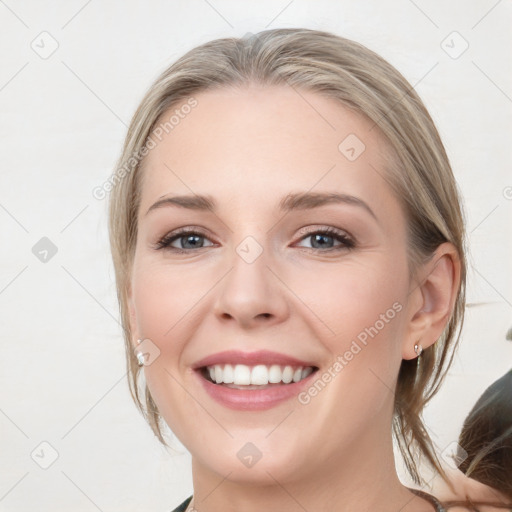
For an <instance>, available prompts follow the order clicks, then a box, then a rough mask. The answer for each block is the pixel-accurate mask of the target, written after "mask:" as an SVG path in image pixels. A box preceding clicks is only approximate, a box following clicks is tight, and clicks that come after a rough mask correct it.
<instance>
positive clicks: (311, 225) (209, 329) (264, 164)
mask: <svg viewBox="0 0 512 512" xmlns="http://www.w3.org/2000/svg"><path fill="white" fill-rule="evenodd" d="M195 99H196V101H197V105H196V106H195V107H194V108H193V109H191V111H190V113H188V115H183V116H182V117H180V119H179V123H177V124H175V125H174V127H173V128H172V130H169V129H168V132H169V133H167V134H165V131H163V133H164V136H163V137H162V136H161V135H160V138H161V141H158V138H156V137H153V140H154V141H156V142H157V145H156V147H154V148H153V149H152V150H151V151H150V153H149V154H148V156H147V157H146V160H145V164H144V165H145V168H144V181H143V186H142V191H141V194H142V196H141V205H140V210H139V217H138V238H137V246H136V252H135V259H134V266H133V273H132V278H131V291H130V311H131V315H132V329H133V333H134V339H136V338H141V339H145V341H144V342H143V343H144V351H145V352H148V353H149V354H150V356H149V359H148V361H147V363H148V364H147V365H146V366H145V367H144V372H145V376H146V381H147V385H148V387H149V389H150V391H151V395H152V397H153V399H154V401H155V403H156V404H157V406H158V409H159V411H160V413H161V415H162V416H163V418H164V419H165V421H166V422H167V424H168V425H169V426H170V427H171V429H172V431H173V432H174V433H175V434H176V436H177V437H178V438H179V439H180V440H181V442H182V443H183V444H184V445H185V446H186V447H187V448H188V449H189V451H190V452H191V454H192V457H193V459H194V464H195V465H196V467H197V468H201V469H202V470H203V471H205V472H212V473H217V474H220V475H223V476H226V475H228V474H229V473H230V477H229V479H230V480H233V479H235V480H236V479H238V480H240V481H249V480H252V481H254V480H257V479H260V480H267V481H268V480H269V479H270V476H269V475H272V478H275V479H277V480H278V481H280V482H284V481H286V480H287V479H290V478H296V477H297V476H298V475H300V474H301V473H304V474H306V473H307V472H311V471H315V470H316V471H322V472H325V471H330V469H329V468H330V465H332V466H333V467H338V466H339V461H340V460H350V457H352V456H354V457H358V458H359V459H360V460H373V462H372V463H375V457H376V456H378V453H379V451H378V450H380V449H382V447H385V449H386V450H387V449H389V447H390V446H391V444H390V442H391V441H390V428H391V414H392V408H393V400H394V393H393V390H394V387H395V384H396V377H397V374H398V368H399V365H400V362H401V360H402V358H403V357H405V356H406V355H409V358H410V357H413V355H414V353H412V355H411V354H410V351H411V350H412V347H413V345H414V343H415V341H416V340H414V339H412V338H411V337H410V335H409V332H408V329H407V326H408V321H409V320H410V317H411V315H412V313H411V311H412V309H411V308H410V303H411V297H413V295H408V294H409V291H410V289H412V288H413V286H412V283H410V282H409V277H408V266H407V253H406V220H405V218H404V214H403V211H402V210H401V207H400V205H399V203H398V201H397V200H396V198H395V197H394V196H393V194H392V192H391V189H390V187H389V185H388V183H387V182H386V179H385V178H384V176H385V170H384V167H383V165H384V164H383V152H384V150H385V145H384V142H383V140H382V138H381V136H380V135H379V133H378V130H377V127H374V126H372V123H371V122H369V121H368V120H367V119H365V118H362V117H361V116H359V115H357V114H355V113H353V112H351V111H350V110H348V109H347V108H345V107H343V106H341V105H340V104H338V103H337V102H336V101H334V100H332V99H328V98H325V97H322V96H320V95H317V94H315V93H311V92H304V91H301V92H300V93H299V92H298V91H296V90H294V89H292V88H289V87H285V86H280V87H274V88H262V87H256V86H251V87H248V88H246V89H243V90H233V89H222V90H217V91H207V92H204V93H201V94H198V95H196V96H195ZM176 108H179V107H176ZM174 110H175V109H174V108H173V111H174ZM171 114H172V112H171V113H169V115H164V116H163V117H164V121H165V120H167V119H168V118H169V117H170V115H171ZM160 132H162V130H160ZM333 194H337V195H339V196H337V197H338V199H336V200H334V199H333V197H334V196H332V195H333ZM177 196H187V199H186V200H185V199H180V200H176V201H174V202H171V201H168V202H162V201H163V200H165V199H170V198H175V197H177ZM310 196H311V197H310ZM203 197H206V198H207V199H208V200H209V201H210V202H211V204H208V207H205V204H206V201H205V200H204V199H203ZM329 197H331V200H327V199H328V198H329ZM155 204H158V206H155ZM181 229H186V230H189V231H190V232H191V233H192V234H190V233H189V234H188V235H187V234H186V233H181V234H180V235H179V236H178V234H177V233H178V230H181ZM325 230H331V231H330V232H328V233H325ZM175 235H176V236H175ZM164 238H166V240H164V241H162V239H164ZM159 244H160V246H159ZM164 244H166V245H164ZM134 346H135V342H134ZM406 346H407V347H408V346H410V349H408V348H407V349H406V348H405V347H406ZM407 350H409V352H407V353H406V351H407ZM227 351H229V352H227ZM228 364H229V365H231V368H229V367H227V368H225V365H228ZM215 365H217V367H215ZM204 366H208V367H209V368H207V369H206V370H204V369H203V370H201V368H203V367H204ZM286 366H289V367H290V368H286ZM301 368H302V370H301ZM308 368H309V369H308ZM311 369H312V370H314V371H313V372H312V373H309V372H310V371H311ZM210 370H211V373H212V376H213V380H216V379H217V378H218V379H219V380H220V379H221V378H222V379H225V380H226V381H227V383H213V382H211V381H210V380H209V377H208V376H209V374H210ZM308 373H309V375H308ZM303 376H304V378H303V379H302V377H303ZM250 379H254V380H250ZM267 379H270V381H271V383H270V384H267V385H264V384H263V383H264V382H266V381H267ZM290 379H292V381H291V382H289V383H285V382H288V381H289V380H290ZM298 379H302V380H298ZM283 380H284V381H285V382H283ZM230 381H231V382H230ZM233 381H234V382H233ZM272 381H274V382H272ZM275 381H281V382H280V383H278V382H275ZM295 381H297V382H295ZM250 382H256V383H257V384H249V383H250ZM237 383H238V384H237ZM363 447H364V448H363ZM372 454H373V455H374V456H375V457H372ZM365 455H367V457H366V458H365ZM340 457H341V458H340ZM331 469H332V468H331ZM291 475H293V477H292V476H291Z"/></svg>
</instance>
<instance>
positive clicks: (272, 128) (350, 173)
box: [141, 85, 392, 210]
mask: <svg viewBox="0 0 512 512" xmlns="http://www.w3.org/2000/svg"><path fill="white" fill-rule="evenodd" d="M194 99H195V101H196V105H195V106H194V107H193V108H190V109H183V112H182V113H181V115H179V116H176V115H175V116H174V118H173V121H174V122H173V123H169V124H168V125H167V129H166V130H162V129H160V131H159V132H156V134H155V133H154V134H153V135H152V140H153V141H154V142H155V143H156V146H155V147H154V148H153V149H152V150H151V151H150V152H149V154H148V155H147V156H146V159H145V161H144V171H143V172H144V180H143V186H142V201H141V210H143V209H144V208H146V209H147V207H149V205H150V204H151V203H152V202H154V201H156V200H157V199H158V198H160V197H161V196H163V195H165V194H169V193H177V194H178V193H179V194H191V193H198V194H209V195H212V196H214V197H218V198H219V200H220V201H221V202H222V198H223V197H225V198H226V200H227V199H228V198H229V200H230V201H231V202H233V201H235V202H236V201H237V200H238V201H240V202H241V204H242V202H243V203H244V204H249V203H248V202H251V201H253V203H252V206H254V207H257V206H258V205H259V208H261V206H262V205H263V204H266V203H267V202H271V201H272V202H274V203H276V202H277V201H278V200H279V199H280V198H281V197H282V196H283V195H286V194H287V193H290V192H291V191H306V190H312V191H319V192H320V191H322V192H323V191H334V190H335V191H337V192H340V193H350V194H354V195H359V196H365V197H366V198H368V197H369V196H370V195H371V196H372V198H371V199H372V203H373V204H376V207H377V209H378V206H379V203H383V202H386V201H387V202H389V200H390V199H392V198H391V191H390V189H389V186H388V185H387V183H386V172H385V170H384V164H383V163H384V155H385V152H386V149H387V148H386V143H385V140H384V138H383V137H382V135H381V134H380V132H379V130H378V128H377V127H376V126H375V125H374V124H373V123H372V122H371V121H370V120H369V119H367V118H365V117H364V116H362V115H361V114H359V113H356V112H354V111H352V110H350V109H349V108H347V107H346V106H344V105H342V104H341V103H339V102H338V101H336V100H335V99H332V98H327V97H324V96H322V95H320V94H318V93H315V92H311V91H304V90H298V89H296V88H292V87H289V86H273V87H268V86H266V87H263V86H255V85H251V86H246V87H243V88H236V89H235V88H223V89H217V90H212V91H205V92H201V93H199V94H196V95H194ZM184 104H186V100H184V101H183V102H182V103H181V104H177V105H174V106H173V107H172V108H171V109H169V112H167V113H166V114H164V115H163V116H162V118H161V119H160V125H159V126H161V127H165V125H164V124H163V123H165V122H166V121H168V120H169V119H170V118H171V116H172V115H173V113H176V110H178V113H179V112H180V106H182V105H184ZM184 112H188V113H186V114H185V113H184Z"/></svg>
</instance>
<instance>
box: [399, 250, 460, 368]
mask: <svg viewBox="0 0 512 512" xmlns="http://www.w3.org/2000/svg"><path fill="white" fill-rule="evenodd" d="M420 275H421V274H420ZM422 277H423V279H422V280H421V282H420V284H419V285H418V286H417V287H416V288H415V289H414V290H413V292H412V293H411V294H410V297H409V299H410V300H409V303H410V305H411V309H410V320H409V323H408V329H407V335H406V336H405V338H404V346H403V347H402V358H403V359H414V358H415V357H417V350H415V346H416V345H421V348H422V349H423V350H425V349H426V348H428V347H430V346H431V345H433V344H434V343H435V342H436V341H437V340H438V339H439V338H440V337H441V335H442V333H443V331H444V329H445V327H446V325H447V323H448V321H449V319H450V317H451V314H452V311H453V306H454V304H455V300H456V297H457V292H458V290H459V285H460V260H459V257H458V252H457V249H456V248H455V246H454V245H453V244H452V243H450V242H445V243H443V244H441V245H440V246H439V247H438V248H437V249H436V251H435V252H434V254H433V256H432V258H430V260H429V261H428V262H427V263H426V264H425V265H424V269H423V272H422Z"/></svg>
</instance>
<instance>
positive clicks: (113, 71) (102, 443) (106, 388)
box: [0, 0, 512, 512]
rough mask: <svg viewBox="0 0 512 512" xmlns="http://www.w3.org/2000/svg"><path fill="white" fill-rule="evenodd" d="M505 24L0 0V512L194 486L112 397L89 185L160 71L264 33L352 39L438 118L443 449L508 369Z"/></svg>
mask: <svg viewBox="0 0 512 512" xmlns="http://www.w3.org/2000/svg"><path fill="white" fill-rule="evenodd" d="M511 21H512V2H511V1H510V0H508V1H506V0H502V1H496V0H478V1H472V2H467V1H462V0H460V1H452V2H444V1H442V0H435V1H426V0H416V1H414V2H413V1H412V0H393V1H387V2H381V1H378V0H371V1H365V2H361V1H360V0H347V1H344V0H331V1H328V0H322V1H319V0H317V1H314V2H313V1H301V0H292V1H290V0H283V1H268V0H267V1H258V2H256V1H246V2H235V1H226V0H193V1H190V2H185V1H181V2H180V1H150V2H142V1H134V0H132V1H124V2H123V1H114V0H108V1H103V2H100V1H98V0H89V1H86V0H73V1H66V2H64V1H55V2H47V1H36V0H33V1H28V0H24V1H23V0H22V1H15V0H0V48H1V52H2V61H1V62H2V65H1V67H0V109H1V118H0V136H1V141H2V151H1V152H0V169H1V172H0V226H1V231H0V233H1V235H0V236H1V238H0V241H1V243H0V253H1V266H0V315H1V355H2V365H1V368H2V369H1V371H0V461H1V462H0V510H1V511H11V512H13V511H16V512H22V511H34V510H38V511H40V512H46V511H48V512H49V511H52V512H55V511H59V510H66V511H67V510H73V511H75V512H82V511H83V512H88V511H95V510H100V511H104V512H106V511H111V512H118V511H123V512H129V511H136V510H146V511H150V510H152V511H155V512H156V511H166V510H171V509H172V508H174V507H175V506H176V505H177V504H178V503H180V502H181V501H182V500H183V499H184V498H186V497H187V496H189V495H190V494H191V493H192V483H191V470H190V458H189V455H188V454H187V452H186V450H185V449H184V448H183V447H181V445H180V443H179V442H178V441H176V442H175V446H176V448H177V449H178V450H179V451H178V452H177V453H176V454H173V453H171V452H168V451H166V450H164V448H163V447H161V446H160V445H159V444H158V442H157V440H156V438H155V437H154V436H153V434H152V433H151V431H150V429H149V427H148V426H146V425H145V423H144V421H143V419H142V417H141V416H140V415H139V414H138V413H137V411H136V409H135V406H134V405H133V404H132V402H131V399H130V396H129V393H128V387H127V381H126V374H125V368H124V355H123V343H122V339H121V331H120V327H119V324H118V313H117V311H118V310H117V302H116V297H115V288H114V281H113V275H114V274H113V269H112V265H111V261H110V253H109V248H108V243H107V228H106V200H97V199H95V198H94V197H93V195H92V190H93V189H94V187H97V186H98V185H101V184H102V183H103V182H104V181H105V180H106V179H107V178H108V176H109V174H110V172H111V171H112V169H113V166H114V164H115V162H116V159H117V157H118V155H119V152H120V149H121V144H122V141H123V138H124V135H125V132H126V127H127V125H128V123H129V120H130V118H131V115H132V114H133V112H134V110H135V108H136V106H137V105H138V102H139V101H140V99H141V98H142V95H143V93H144V91H145V90H146V89H147V87H149V85H150V83H151V82H152V81H153V80H154V79H155V78H156V76H157V75H158V74H159V73H160V72H161V71H162V70H163V69H164V68H165V67H166V66H168V65H169V64H170V63H171V62H172V61H174V60H175V59H177V58H178V57H179V56H181V55H182V54H183V53H184V52H185V51H186V50H188V49H190V48H192V47H194V46H196V45H198V44H200V43H202V42H205V41H208V40H210V39H214V38H218V37H226V36H243V35H244V34H246V33H247V32H257V31H259V30H263V29H266V28H278V27H296V26H304V27H308V28H316V29H321V30H328V31H332V32H335V33H337V34H339V35H342V36H345V37H349V38H352V39H355V40H357V41H359V42H361V43H363V44H365V45H367V46H368V47H370V48H371V49H373V50H375V51H376V52H377V53H379V54H381V55H382V56H383V57H385V58H386V59H388V60H389V61H390V62H391V63H392V64H393V65H395V66H396V67H397V68H398V69H399V70H400V71H401V72H402V73H403V74H404V75H405V76H406V78H407V79H408V80H409V81H410V83H411V84H412V85H413V86H415V88H416V90H417V91H418V93H419V94H420V96H421V97H422V98H423V100H424V101H425V103H426V105H427V108H428V109H429V110H430V112H431V114H432V116H433V118H434V120H435V122H436V124H437V126H438V128H439V131H440V133H441V136H442V138H443V140H444V142H445V145H446V148H447V151H448V154H449V156H450V159H451V161H452V164H453V168H454V172H455V175H456V179H457V180H458V183H459V186H460V188H461V191H462V194H463V196H464V199H465V205H466V213H467V221H468V224H467V225H468V234H469V243H470V250H471V256H470V271H469V276H468V280H469V287H468V302H469V303H471V304H478V305H472V306H471V307H469V308H468V310H467V319H466V325H465V329H464V339H463V344H462V346H461V349H460V351H459V353H458V356H457V359H456V361H455V365H454V367H453V369H452V371H451V373H450V374H449V376H448V378H447V380H446V382H445V385H444V387H443V388H442V391H441V393H440V394H439V395H438V396H437V397H436V398H435V399H434V401H433V402H432V404H431V406H430V407H429V408H428V409H427V411H426V414H425V418H426V421H427V422H428V425H429V427H430V428H431V430H432V433H433V436H434V439H435V441H436V443H437V444H438V447H439V450H440V452H441V451H444V450H445V449H447V447H448V449H449V447H450V445H451V443H452V442H453V441H454V440H456V439H457V435H458V432H459V429H460V426H461V422H462V420H463V418H464V417H465V415H466V414H467V413H468V411H469V410H470V408H471V406H472V404H473V403H474V401H475V400H476V399H477V398H478V396H479V395H480V394H481V393H482V392H483V391H484V389H485V388H486V387H487V386H488V385H489V384H490V383H491V382H493V381H494V380H495V379H496V378H498V377H499V376H501V375H502V374H504V373H505V371H507V370H508V369H509V368H510V367H511V366H512V364H511V363H512V343H511V342H508V341H506V340H505V333H506V332H507V330H508V328H510V327H511V325H512V273H511V266H510V262H511V261H512V236H511V235H512V233H511V229H510V219H511V218H512V217H511V214H512V175H511V160H512V158H511V151H510V146H511V135H512V99H511V98H512V76H511V74H510V62H511V56H512V55H511V53H512V52H511V49H512V36H511V33H512V31H511V30H510V27H511ZM455 32H456V33H455ZM57 45H58V47H57ZM466 45H469V46H468V48H467V49H466V50H465V51H463V50H464V49H465V47H466ZM52 50H54V51H53V53H51V52H52ZM50 53H51V54H50ZM43 237H47V238H48V239H49V240H50V241H51V243H52V244H53V245H54V246H55V247H56V249H57V252H56V254H54V255H52V251H51V248H49V245H48V244H49V243H48V241H43V242H40V240H41V238H43ZM38 243H39V244H42V245H36V244H38ZM45 244H46V245H45ZM34 246H35V249H34ZM45 250H47V251H49V252H47V253H45V252H44V251H45ZM34 253H35V254H34ZM41 258H43V260H44V258H46V261H41ZM41 443H49V444H41ZM54 459H55V460H54ZM50 463H51V465H50ZM45 465H49V467H48V468H47V469H43V468H42V467H41V466H45Z"/></svg>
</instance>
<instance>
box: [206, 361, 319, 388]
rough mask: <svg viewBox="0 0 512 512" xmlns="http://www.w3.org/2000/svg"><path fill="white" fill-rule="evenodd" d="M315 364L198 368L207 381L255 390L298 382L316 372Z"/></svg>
mask: <svg viewBox="0 0 512 512" xmlns="http://www.w3.org/2000/svg"><path fill="white" fill-rule="evenodd" d="M317 370H318V368H317V367H316V366H291V365H278V364H273V365H264V364H258V365H252V366H249V365H245V364H215V365H211V366H203V367H201V368H199V369H198V371H199V373H200V375H201V376H202V377H203V378H204V379H206V380H207V381H209V382H212V383H213V384H217V385H219V386H224V387H228V388H231V389H242V390H253V389H254V390H257V389H266V388H269V387H274V386H286V385H289V384H294V383H296V382H300V381H301V380H303V379H305V378H307V377H308V376H309V375H311V374H312V373H314V372H316V371H317Z"/></svg>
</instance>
